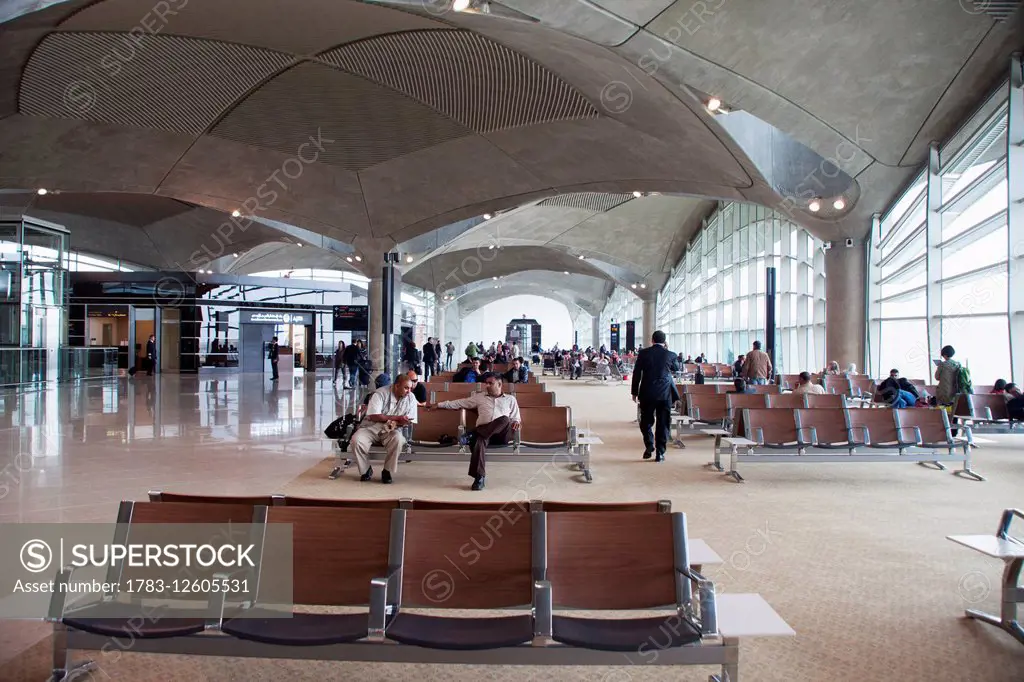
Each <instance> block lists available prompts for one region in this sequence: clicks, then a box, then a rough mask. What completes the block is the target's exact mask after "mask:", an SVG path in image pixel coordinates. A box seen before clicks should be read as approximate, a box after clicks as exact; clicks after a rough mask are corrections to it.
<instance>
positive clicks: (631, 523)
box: [53, 501, 724, 678]
mask: <svg viewBox="0 0 1024 682" xmlns="http://www.w3.org/2000/svg"><path fill="white" fill-rule="evenodd" d="M118 520H119V523H120V526H122V527H123V526H127V529H126V530H125V531H124V532H125V533H126V534H127V535H126V536H125V537H130V538H132V542H133V543H134V542H136V541H138V540H139V539H144V538H146V537H148V536H149V535H152V534H153V533H157V532H159V529H158V528H157V527H153V526H150V528H151V529H153V530H151V531H147V530H146V526H147V525H149V524H199V525H197V526H192V527H193V528H196V532H202V528H204V527H205V528H209V527H210V525H220V526H226V527H230V526H231V525H233V524H240V523H241V524H245V523H251V524H252V525H251V528H252V535H251V537H253V538H263V540H260V541H257V542H256V544H255V546H256V548H257V549H256V550H255V552H254V555H255V556H254V558H255V559H256V561H255V565H254V566H253V567H251V568H248V569H246V570H245V571H244V572H240V573H244V576H245V578H247V579H248V580H251V584H252V585H258V586H259V592H258V593H255V599H256V601H257V603H255V604H253V603H247V602H248V601H249V600H251V599H252V598H253V594H251V593H249V592H246V597H248V598H249V599H247V600H245V601H243V600H241V598H240V597H238V595H235V597H238V599H232V598H231V597H228V598H225V597H224V596H223V594H221V595H220V597H219V599H220V602H219V604H216V607H217V609H218V610H217V613H221V614H223V615H222V616H221V617H219V618H214V619H210V618H194V617H191V616H183V617H176V616H177V613H176V612H175V610H174V609H175V608H177V602H175V606H172V607H170V608H168V609H162V610H161V612H160V617H159V618H141V617H133V618H124V617H118V616H113V615H111V614H113V613H114V611H112V610H111V608H110V604H109V603H107V602H99V603H92V604H89V605H86V606H81V605H77V604H76V605H75V606H74V607H72V608H69V605H68V604H67V603H66V602H65V601H64V598H63V596H58V597H57V601H56V602H55V604H54V611H53V613H54V614H55V620H56V621H57V625H58V626H59V627H60V628H62V629H64V630H68V631H75V632H85V633H91V634H93V635H99V636H101V637H117V636H121V635H122V634H123V633H124V632H125V630H124V628H125V627H129V626H130V627H131V628H132V630H131V632H132V636H133V641H136V640H159V642H160V644H158V645H156V646H161V645H162V646H167V647H168V649H167V651H172V652H173V651H174V648H173V646H174V642H173V640H174V639H175V638H188V637H195V636H206V637H210V639H206V640H205V642H206V644H205V645H203V646H202V647H201V650H202V651H201V652H202V653H205V654H209V655H221V656H231V655H232V652H233V651H236V650H237V649H235V648H233V647H234V644H235V643H236V642H254V643H258V644H260V645H263V647H264V648H262V649H261V650H260V655H261V656H265V657H275V656H283V657H290V656H294V655H296V654H295V652H294V648H296V647H326V646H331V645H342V644H350V643H355V642H364V644H365V645H374V644H377V645H379V646H383V647H393V646H395V645H406V646H412V647H418V648H425V649H434V650H447V651H487V650H497V649H508V648H517V647H527V648H529V647H546V646H548V644H547V640H552V641H554V642H556V643H557V644H559V645H562V646H566V647H573V648H578V649H584V650H592V651H615V652H628V651H637V650H642V647H644V646H645V645H647V646H649V643H650V642H653V641H657V642H658V647H659V649H661V650H663V651H664V650H667V649H674V648H679V647H686V646H688V645H695V644H698V643H700V642H701V640H702V639H705V638H712V639H717V635H718V634H719V633H718V629H717V609H716V600H715V589H714V585H713V584H712V583H711V582H710V581H708V580H706V579H705V578H703V576H701V575H700V574H699V573H697V572H696V571H695V570H694V569H693V568H691V563H690V555H689V541H688V534H687V527H686V516H685V515H684V514H682V513H680V512H671V513H661V512H647V511H640V512H632V511H627V512H602V513H591V512H561V513H554V514H549V513H547V512H543V511H537V512H530V513H529V514H525V515H523V517H522V518H517V519H512V518H509V517H507V516H505V515H503V514H497V513H495V512H493V511H488V510H444V511H422V510H406V509H382V508H352V507H322V506H316V507H309V506H281V505H278V506H256V507H252V506H250V505H245V504H240V505H233V504H198V503H180V502H160V503H151V502H128V501H126V502H122V504H121V508H120V509H119V515H118ZM274 524H288V525H289V526H290V527H291V548H290V549H291V562H290V565H284V564H287V563H288V562H287V556H285V557H284V559H285V561H281V560H280V557H281V555H282V554H283V549H282V548H281V547H279V546H276V545H275V542H273V541H272V540H268V539H267V538H272V537H273V536H274V534H272V533H268V532H267V530H263V529H264V528H269V527H270V526H273V525H274ZM140 527H141V528H140ZM147 533H148V535H147ZM275 557H277V558H276V560H275ZM637 566H642V567H643V578H642V579H637V573H636V570H637ZM204 570H205V569H201V568H198V567H192V573H191V575H190V579H191V580H200V579H205V578H211V579H217V578H216V577H215V570H216V568H213V567H212V568H210V569H209V575H206V573H204ZM140 576H142V577H144V578H146V579H152V578H153V577H154V575H153V573H152V571H151V569H149V568H139V567H136V566H135V565H133V564H131V563H129V562H122V563H120V564H119V566H118V567H117V568H116V569H115V570H114V573H113V574H108V577H112V578H113V580H111V582H112V583H114V584H117V585H125V584H128V583H129V582H130V581H134V580H137V579H139V578H140ZM69 577H70V576H69V574H68V572H67V571H62V572H61V573H59V574H58V580H57V582H58V583H61V584H67V582H68V580H69ZM247 584H249V583H247ZM280 584H288V585H289V586H290V592H291V597H292V598H291V601H290V604H291V605H292V609H291V613H289V614H287V617H280V615H281V614H280V612H278V614H277V615H278V617H274V616H273V615H272V612H271V611H270V610H268V609H269V608H271V607H279V606H281V604H280V603H278V602H274V601H272V600H273V597H271V598H270V599H271V603H270V604H269V605H268V604H266V602H265V600H264V597H265V595H266V594H267V590H266V589H265V587H266V586H270V585H280ZM695 588H696V589H695ZM66 591H67V590H64V592H65V593H66ZM56 592H58V594H59V593H60V590H57V591H56ZM201 598H202V597H201V596H199V595H196V596H194V597H189V599H195V600H198V599H201ZM213 605H214V604H213V603H212V600H211V608H212V606H213ZM367 605H368V606H367ZM294 607H304V608H303V610H299V609H296V608H294ZM309 607H315V608H316V609H317V611H318V612H316V613H311V612H309V610H308V608H309ZM338 607H344V608H346V609H349V610H351V609H353V608H356V609H358V610H357V611H355V612H351V611H349V612H345V613H339V612H326V611H323V609H325V608H338ZM359 607H362V608H359ZM666 607H669V609H670V613H671V615H672V618H671V622H672V624H673V626H672V627H671V628H668V629H666V617H665V616H664V615H662V616H660V617H650V616H647V615H642V614H641V612H646V611H650V610H661V609H665V608H666ZM146 608H147V607H145V606H144V605H142V604H141V603H140V604H139V609H140V613H144V612H145V609H146ZM409 609H418V610H420V611H419V612H417V613H413V612H411V611H410V610H409ZM469 609H483V610H495V609H502V610H507V612H510V613H511V615H502V616H498V617H475V616H467V615H464V614H460V613H458V612H459V611H460V610H469ZM581 609H586V610H612V611H618V612H627V613H629V612H632V613H633V615H634V617H632V618H629V619H614V620H610V619H606V618H591V617H586V616H581V615H576V614H574V613H572V612H573V611H576V610H581ZM423 611H426V612H425V613H424V612H423ZM181 613H192V611H190V610H182V611H181ZM121 615H122V616H123V615H126V614H124V613H123V612H122V614H121ZM666 637H667V639H666ZM72 644H73V642H72ZM66 646H67V640H66V639H65V638H64V637H54V647H55V652H54V660H55V661H64V660H66V650H64V651H59V649H61V647H66ZM276 647H281V649H279V650H278V651H275V650H274V649H275V648H276ZM140 648H141V646H140ZM145 650H146V651H149V652H153V651H159V649H154V648H153V646H152V645H150V646H149V647H148V648H146V649H145ZM197 650H198V649H197ZM385 651H391V652H394V651H395V650H394V649H388V650H385ZM303 657H305V656H303ZM311 657H313V658H316V654H313V655H312V656H311ZM398 660H401V659H398ZM708 662H711V661H707V660H705V661H704V663H705V664H707V663H708ZM723 663H724V661H723ZM58 678H59V676H58Z"/></svg>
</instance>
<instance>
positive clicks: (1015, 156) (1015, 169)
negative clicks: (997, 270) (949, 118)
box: [1006, 52, 1024, 385]
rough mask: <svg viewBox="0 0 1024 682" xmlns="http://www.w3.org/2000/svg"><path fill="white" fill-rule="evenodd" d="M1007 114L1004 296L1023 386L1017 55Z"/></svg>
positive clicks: (1023, 194)
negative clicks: (1005, 276)
mask: <svg viewBox="0 0 1024 682" xmlns="http://www.w3.org/2000/svg"><path fill="white" fill-rule="evenodd" d="M1009 98H1010V110H1009V113H1008V116H1009V121H1008V130H1007V134H1006V176H1007V181H1008V182H1007V187H1008V191H1009V194H1008V196H1007V200H1008V201H1007V204H1006V207H1007V209H1008V210H1007V216H1006V219H1007V233H1008V236H1009V240H1010V244H1009V251H1008V252H1007V257H1008V258H1009V263H1008V264H1007V275H1008V277H1007V280H1006V286H1007V294H1008V300H1007V303H1008V304H1009V307H1008V313H1009V324H1010V371H1011V372H1012V374H1013V380H1014V382H1015V383H1016V384H1017V385H1020V384H1022V383H1024V72H1022V67H1021V55H1020V53H1019V52H1018V53H1017V54H1015V55H1013V57H1011V59H1010V94H1009Z"/></svg>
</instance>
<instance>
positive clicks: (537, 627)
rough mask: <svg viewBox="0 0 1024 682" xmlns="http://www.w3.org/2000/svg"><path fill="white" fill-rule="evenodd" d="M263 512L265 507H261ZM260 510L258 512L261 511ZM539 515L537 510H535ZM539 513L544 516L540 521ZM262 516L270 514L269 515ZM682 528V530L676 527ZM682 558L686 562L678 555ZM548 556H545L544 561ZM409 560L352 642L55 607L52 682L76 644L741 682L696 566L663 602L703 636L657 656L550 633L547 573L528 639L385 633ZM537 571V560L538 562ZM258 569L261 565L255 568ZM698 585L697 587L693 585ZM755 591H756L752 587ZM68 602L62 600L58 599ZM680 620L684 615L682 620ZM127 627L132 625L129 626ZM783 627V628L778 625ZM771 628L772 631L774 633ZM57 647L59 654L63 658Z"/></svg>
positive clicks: (537, 588)
mask: <svg viewBox="0 0 1024 682" xmlns="http://www.w3.org/2000/svg"><path fill="white" fill-rule="evenodd" d="M262 509H263V515H264V519H265V514H266V507H263V508H262ZM404 513H405V511H404V510H396V511H395V512H393V517H392V529H393V532H394V529H395V528H396V527H398V525H399V524H398V523H397V522H396V519H398V518H401V516H402V515H403V514H404ZM256 514H259V512H258V511H257V512H256ZM538 516H539V517H540V518H538ZM542 517H543V513H541V514H539V515H538V514H537V513H534V521H533V523H534V528H538V527H543V526H545V525H546V524H544V523H543V520H542ZM679 517H680V520H681V523H675V522H674V527H676V528H680V529H681V538H682V542H681V544H678V543H677V545H676V547H675V550H674V551H675V553H676V564H677V566H683V567H686V566H689V562H688V561H687V558H688V554H689V553H688V544H689V540H688V537H687V534H686V520H685V516H684V515H682V514H680V515H679ZM538 521H539V523H538ZM264 523H265V520H264ZM676 535H677V536H678V535H679V533H678V532H677V533H676ZM396 542H397V543H398V544H401V543H404V532H403V536H402V537H399V538H394V537H393V538H392V547H394V546H396ZM533 542H534V545H535V546H537V544H538V543H540V544H541V546H542V547H544V546H546V542H547V537H546V533H544V534H543V535H541V536H539V537H538V536H537V535H536V532H535V535H534V539H533ZM680 561H681V562H682V563H680ZM544 563H545V564H546V561H545V562H544ZM403 564H404V562H401V563H398V564H394V563H392V568H391V569H390V571H389V573H390V575H389V576H387V577H381V578H379V579H375V580H373V581H372V584H371V585H368V586H367V588H368V597H369V606H370V615H369V636H368V637H367V638H366V639H363V640H360V641H358V642H354V643H349V644H336V645H327V646H284V645H271V644H264V643H261V642H255V641H250V640H243V639H238V638H235V637H232V636H230V635H227V634H225V633H224V632H222V631H221V630H220V627H221V623H220V622H213V621H211V623H210V624H209V625H208V626H207V629H206V630H205V631H203V632H201V633H198V634H194V635H185V636H178V637H170V638H162V639H158V638H141V637H139V638H136V637H132V639H131V644H130V646H129V647H127V648H126V647H124V646H123V645H119V644H118V640H117V638H114V637H109V636H106V635H97V634H93V633H89V632H84V631H80V630H75V629H73V628H69V627H67V626H65V625H63V624H62V623H61V622H60V613H59V612H57V613H54V612H51V616H50V617H49V618H47V620H48V621H50V622H53V624H54V629H55V636H54V640H55V641H54V652H55V656H54V661H55V663H56V662H58V660H60V661H61V663H62V665H61V667H60V668H58V669H56V670H54V675H53V676H52V677H51V678H50V682H70V681H71V680H74V679H79V678H80V677H83V676H85V675H88V674H89V673H90V672H92V671H95V670H96V669H97V666H96V664H95V663H94V662H93V661H83V662H79V663H76V664H74V665H69V664H68V654H69V653H70V651H71V650H75V649H77V650H86V651H104V652H106V651H110V650H117V651H121V650H122V649H125V650H127V651H130V652H131V653H147V654H173V655H185V656H221V657H231V658H271V659H289V660H319V661H353V662H379V663H425V664H441V665H543V666H558V665H598V666H623V665H638V666H667V665H668V666H677V665H701V666H711V665H714V666H719V667H720V673H719V674H715V675H711V676H710V677H709V682H739V680H740V677H739V649H740V640H741V639H742V637H739V636H732V637H730V636H723V635H722V634H721V632H720V630H719V617H718V608H717V602H718V601H721V600H722V597H720V596H716V590H715V586H714V583H712V582H711V581H710V580H708V579H707V578H705V577H704V576H702V575H700V573H699V572H697V570H695V569H694V568H692V567H691V568H689V569H686V568H682V569H678V570H677V575H676V583H677V593H679V592H680V590H681V594H683V595H685V596H686V598H684V599H683V602H681V604H680V605H676V604H673V605H672V608H671V609H667V610H666V625H667V626H669V627H674V626H672V625H671V623H672V622H673V621H674V620H675V619H677V618H678V619H686V620H689V621H690V622H693V623H695V625H696V627H697V628H698V629H699V631H700V632H701V637H702V638H701V640H700V641H698V642H695V643H693V644H689V645H685V646H680V647H675V648H668V649H656V650H655V651H656V653H657V655H656V656H650V655H646V656H645V655H643V652H640V651H637V652H622V651H606V650H598V649H587V648H582V647H574V646H569V645H564V644H560V643H557V642H554V641H553V640H552V639H551V638H550V635H551V628H550V619H551V615H552V611H553V609H552V593H551V586H550V584H549V583H547V582H546V581H545V580H543V579H538V578H536V577H535V579H534V584H533V591H534V602H535V607H534V609H533V617H534V637H533V640H532V641H531V642H529V643H526V644H522V645H519V646H511V647H501V648H494V649H486V650H469V651H465V650H462V651H460V650H448V649H432V648H426V647H420V646H413V645H405V644H399V643H397V642H393V641H389V640H387V639H386V638H385V635H386V631H387V627H386V625H387V622H388V614H390V613H391V612H392V611H393V607H394V605H397V603H398V602H399V601H400V599H401V597H400V593H401V590H400V587H399V586H400V585H401V573H402V566H403ZM339 570H340V569H339ZM533 570H534V572H535V573H536V572H537V566H534V569H533ZM257 571H258V568H257ZM694 586H695V587H696V588H697V589H696V590H693V589H692V588H693V587H694ZM389 588H390V590H393V589H394V588H399V589H398V592H397V594H394V595H392V594H391V593H390V590H389ZM694 591H695V592H696V593H697V597H698V599H697V600H693V592H694ZM730 596H732V597H745V596H751V595H730ZM752 596H755V597H757V595H752ZM59 608H60V610H63V607H62V606H61V607H59ZM775 618H776V619H777V620H778V622H779V623H781V624H782V625H783V626H784V627H785V628H786V629H788V632H787V633H785V634H789V635H792V634H793V632H792V630H791V629H789V628H788V625H785V623H784V622H783V621H782V620H781V618H778V616H777V615H776V616H775ZM676 622H679V621H678V620H677V621H676ZM126 634H128V633H126ZM775 634H782V633H779V632H777V633H775ZM769 636H770V635H769ZM58 653H59V654H61V656H60V658H59V657H58Z"/></svg>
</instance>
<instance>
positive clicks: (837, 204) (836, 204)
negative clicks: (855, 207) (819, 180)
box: [832, 197, 846, 211]
mask: <svg viewBox="0 0 1024 682" xmlns="http://www.w3.org/2000/svg"><path fill="white" fill-rule="evenodd" d="M832 208H834V209H836V210H837V211H842V210H843V209H844V208H846V201H845V200H844V199H843V198H842V197H839V198H838V199H836V200H835V201H833V202H832Z"/></svg>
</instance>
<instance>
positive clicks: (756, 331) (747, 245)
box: [657, 202, 825, 373]
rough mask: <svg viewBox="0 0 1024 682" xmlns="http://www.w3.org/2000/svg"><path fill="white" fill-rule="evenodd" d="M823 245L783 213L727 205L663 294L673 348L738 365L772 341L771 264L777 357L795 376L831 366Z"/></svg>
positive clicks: (663, 321) (662, 319)
mask: <svg viewBox="0 0 1024 682" xmlns="http://www.w3.org/2000/svg"><path fill="white" fill-rule="evenodd" d="M822 247H823V245H822V243H821V241H819V240H817V239H815V238H814V237H812V236H811V235H810V234H809V233H808V232H807V231H806V230H804V229H803V228H802V227H800V226H799V225H797V224H795V223H793V222H792V221H790V220H789V219H788V218H787V217H786V216H785V215H784V214H782V213H778V212H776V211H772V210H771V209H767V208H764V207H761V206H754V205H751V204H737V203H724V202H723V203H721V204H719V207H718V209H717V210H716V211H715V212H714V213H713V214H712V215H711V216H710V217H709V218H708V219H707V220H706V221H705V223H704V226H703V227H702V228H701V230H700V232H699V233H698V234H697V235H696V236H695V237H694V238H693V240H692V241H691V242H690V244H689V245H688V247H687V249H686V252H685V253H684V255H683V257H682V259H681V260H680V262H679V263H678V265H677V266H676V267H675V269H674V270H673V271H672V274H671V276H670V277H669V280H668V282H667V283H666V284H665V287H664V288H663V289H662V290H661V292H660V294H659V296H658V318H657V319H658V327H659V328H660V329H662V330H663V331H665V332H666V334H667V335H668V345H669V348H670V349H671V350H673V351H675V352H677V353H681V354H683V355H684V356H686V355H692V356H695V357H696V356H697V355H698V354H701V353H703V354H704V355H705V356H706V357H708V358H709V359H710V360H711V361H713V362H725V363H732V362H734V361H735V360H736V357H737V356H739V355H740V354H741V353H744V352H746V351H747V350H748V349H749V348H750V347H751V344H752V343H753V342H754V341H755V340H761V341H762V342H764V340H765V300H766V294H765V292H766V286H767V285H766V276H765V272H766V269H767V268H768V267H775V268H776V289H777V300H776V306H777V307H776V318H775V319H776V322H777V330H776V333H777V336H776V349H775V360H776V365H777V366H778V368H779V369H780V370H781V371H785V372H788V373H795V372H800V371H803V370H805V369H806V370H818V369H820V368H821V367H823V366H824V364H825V256H824V251H823V248H822Z"/></svg>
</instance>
